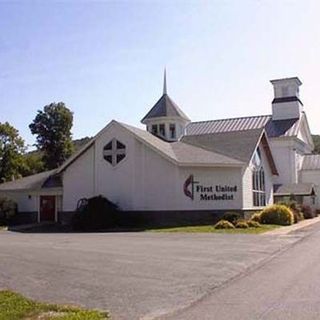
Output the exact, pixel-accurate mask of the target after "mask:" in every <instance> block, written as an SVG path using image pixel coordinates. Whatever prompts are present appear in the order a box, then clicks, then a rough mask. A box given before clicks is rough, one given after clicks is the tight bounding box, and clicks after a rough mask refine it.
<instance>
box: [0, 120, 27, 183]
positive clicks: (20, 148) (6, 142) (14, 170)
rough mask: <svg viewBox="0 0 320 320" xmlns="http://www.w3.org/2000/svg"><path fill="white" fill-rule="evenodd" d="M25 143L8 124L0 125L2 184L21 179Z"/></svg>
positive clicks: (0, 177)
mask: <svg viewBox="0 0 320 320" xmlns="http://www.w3.org/2000/svg"><path fill="white" fill-rule="evenodd" d="M24 151H25V146H24V141H23V139H22V138H21V137H20V136H19V131H18V130H17V129H15V128H14V127H12V126H11V125H10V124H9V123H8V122H5V123H0V182H4V181H8V180H12V179H14V178H18V177H20V176H21V175H20V172H21V170H22V168H23V167H24V158H23V153H24Z"/></svg>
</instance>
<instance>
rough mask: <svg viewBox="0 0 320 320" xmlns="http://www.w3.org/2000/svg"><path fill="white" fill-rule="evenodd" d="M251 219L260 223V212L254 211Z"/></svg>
mask: <svg viewBox="0 0 320 320" xmlns="http://www.w3.org/2000/svg"><path fill="white" fill-rule="evenodd" d="M250 220H251V221H254V222H258V223H260V220H261V212H256V213H254V214H253V215H252V217H251V219H250Z"/></svg>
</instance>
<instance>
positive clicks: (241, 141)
mask: <svg viewBox="0 0 320 320" xmlns="http://www.w3.org/2000/svg"><path fill="white" fill-rule="evenodd" d="M181 141H182V142H185V143H189V144H192V145H194V146H197V147H201V148H204V149H207V150H210V151H213V152H218V153H221V154H223V155H225V156H228V157H231V158H233V159H238V160H240V161H242V162H244V163H249V161H250V160H251V157H252V155H253V153H254V152H255V150H256V148H257V146H258V145H259V143H260V142H261V143H262V146H263V148H264V151H265V152H266V154H267V158H268V161H269V164H270V168H271V170H272V173H273V174H275V175H277V174H278V171H277V168H276V165H275V162H274V159H273V156H272V153H271V150H270V147H269V143H268V139H267V138H266V134H265V131H264V129H263V128H261V129H252V130H243V131H231V132H220V133H212V134H203V135H193V136H184V137H182V139H181Z"/></svg>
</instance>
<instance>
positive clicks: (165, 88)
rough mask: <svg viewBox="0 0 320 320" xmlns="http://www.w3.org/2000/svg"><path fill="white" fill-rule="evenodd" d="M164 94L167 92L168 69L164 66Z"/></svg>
mask: <svg viewBox="0 0 320 320" xmlns="http://www.w3.org/2000/svg"><path fill="white" fill-rule="evenodd" d="M163 94H167V70H166V68H164V76H163Z"/></svg>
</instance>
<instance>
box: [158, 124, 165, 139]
mask: <svg viewBox="0 0 320 320" xmlns="http://www.w3.org/2000/svg"><path fill="white" fill-rule="evenodd" d="M159 133H160V135H162V136H163V137H165V136H166V128H165V125H164V124H160V125H159Z"/></svg>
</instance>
